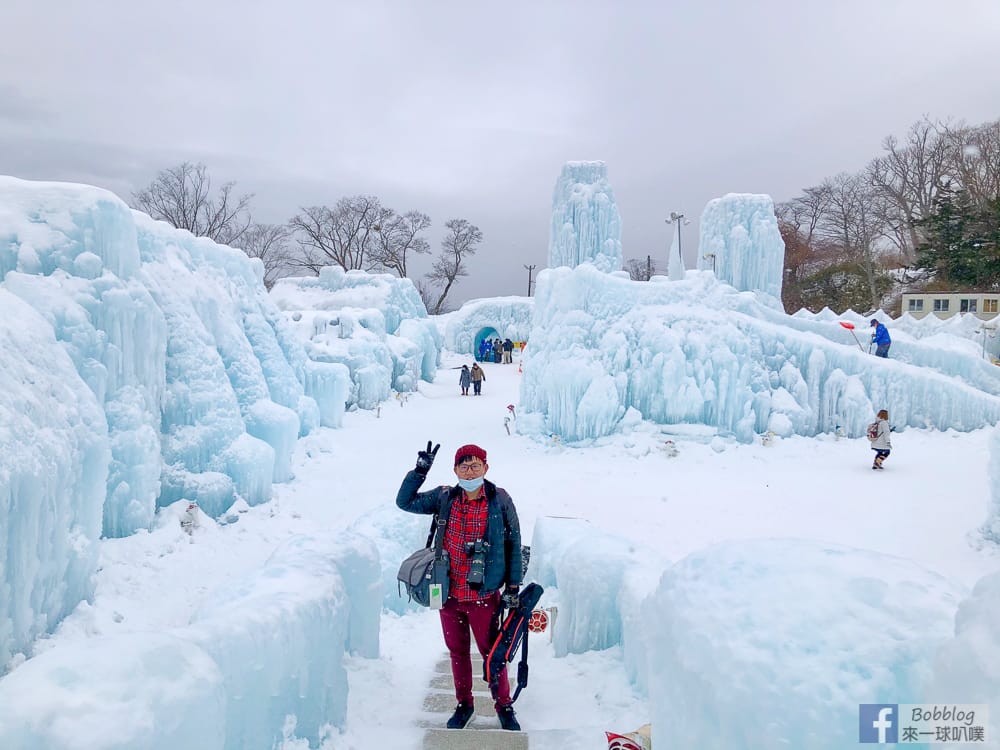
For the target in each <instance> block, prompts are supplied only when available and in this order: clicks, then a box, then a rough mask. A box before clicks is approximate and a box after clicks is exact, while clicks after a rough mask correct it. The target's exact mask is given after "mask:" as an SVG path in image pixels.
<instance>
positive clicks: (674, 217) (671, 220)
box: [666, 211, 691, 260]
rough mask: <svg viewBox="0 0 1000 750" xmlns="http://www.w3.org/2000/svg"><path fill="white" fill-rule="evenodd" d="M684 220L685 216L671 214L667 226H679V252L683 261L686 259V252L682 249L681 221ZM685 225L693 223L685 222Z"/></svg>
mask: <svg viewBox="0 0 1000 750" xmlns="http://www.w3.org/2000/svg"><path fill="white" fill-rule="evenodd" d="M683 218H684V214H679V213H677V212H676V211H671V212H670V218H669V219H667V220H666V222H667V224H674V223H676V224H677V252H678V254H679V255H680V256H681V260H683V259H684V251H683V250H682V249H681V219H683ZM684 223H685V224H690V223H691V222H689V221H685V222H684Z"/></svg>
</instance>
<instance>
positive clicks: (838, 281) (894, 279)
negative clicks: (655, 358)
mask: <svg viewBox="0 0 1000 750" xmlns="http://www.w3.org/2000/svg"><path fill="white" fill-rule="evenodd" d="M882 146H883V153H882V154H881V155H880V156H877V157H875V158H874V159H872V161H871V162H869V164H868V165H867V166H866V167H865V168H864V169H863V170H861V171H860V172H857V173H855V174H847V173H843V174H839V175H837V176H836V177H831V178H828V179H826V180H824V181H823V182H822V183H821V184H820V185H817V186H815V187H810V188H807V189H806V190H804V191H803V193H802V195H800V196H799V197H797V198H794V199H792V200H790V201H787V202H785V203H781V204H779V205H778V206H776V212H777V215H778V225H779V227H780V229H781V235H782V238H783V239H784V241H785V278H784V286H783V293H782V302H783V303H784V306H785V310H786V311H788V312H795V311H796V310H799V309H801V308H806V309H808V310H812V311H814V312H815V311H818V310H821V309H822V308H823V307H829V308H831V309H833V310H835V311H837V312H841V311H843V310H845V309H848V308H851V309H853V310H857V311H870V310H874V309H877V308H884V309H886V310H889V311H890V312H898V310H899V297H900V294H901V293H902V292H903V291H918V290H924V289H926V290H946V289H947V290H954V291H992V290H996V289H998V288H1000V120H997V121H995V122H989V123H986V124H983V125H976V126H968V125H965V124H961V123H959V124H952V123H947V122H939V121H931V120H930V119H927V118H924V119H923V120H920V121H919V122H917V123H915V124H914V125H913V126H912V127H910V129H909V131H908V133H907V135H906V138H905V140H903V141H899V140H897V139H896V138H894V137H891V136H890V137H888V138H886V139H885V140H884V141H883V144H882Z"/></svg>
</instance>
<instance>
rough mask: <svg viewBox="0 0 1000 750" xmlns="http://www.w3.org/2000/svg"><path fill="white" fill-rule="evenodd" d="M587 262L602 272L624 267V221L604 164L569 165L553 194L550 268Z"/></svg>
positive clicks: (568, 163) (566, 165) (576, 163)
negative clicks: (619, 212)
mask: <svg viewBox="0 0 1000 750" xmlns="http://www.w3.org/2000/svg"><path fill="white" fill-rule="evenodd" d="M586 261H589V262H590V263H592V264H593V265H594V266H595V267H596V268H598V269H600V270H602V271H608V272H610V271H618V270H620V269H621V267H622V221H621V216H620V215H619V214H618V205H617V203H615V194H614V191H612V189H611V185H610V184H609V183H608V167H607V165H606V164H605V163H604V162H603V161H570V162H566V164H564V165H563V168H562V172H560V174H559V179H558V180H556V186H555V189H554V190H553V191H552V224H551V228H550V231H549V267H550V268H557V267H559V266H569V267H570V268H573V267H575V266H578V265H580V264H581V263H583V262H586Z"/></svg>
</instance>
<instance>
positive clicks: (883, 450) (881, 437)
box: [868, 409, 892, 469]
mask: <svg viewBox="0 0 1000 750" xmlns="http://www.w3.org/2000/svg"><path fill="white" fill-rule="evenodd" d="M891 432H892V428H891V427H890V426H889V412H888V411H886V410H885V409H882V410H880V411H879V413H878V414H877V415H876V418H875V421H874V422H873V423H872V424H871V426H870V427H869V431H868V440H869V441H871V444H872V450H873V451H875V462H874V463H873V464H872V468H873V469H881V468H882V463H883V462H884V461H885V460H886V459H887V458H888V457H889V453H890V452H891V451H892V441H891V440H890V439H889V433H891Z"/></svg>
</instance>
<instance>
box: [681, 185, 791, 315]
mask: <svg viewBox="0 0 1000 750" xmlns="http://www.w3.org/2000/svg"><path fill="white" fill-rule="evenodd" d="M699 235H700V238H701V245H700V247H699V248H698V257H699V267H700V268H702V269H705V270H713V269H714V273H715V275H716V276H717V277H718V278H719V279H720V280H721V281H724V282H725V283H727V284H729V285H730V286H733V287H735V288H736V289H738V290H739V291H741V292H755V293H758V294H761V293H762V294H765V295H768V296H769V297H770V299H769V300H768V299H764V300H762V301H764V302H765V303H768V304H772V305H776V306H777V307H778V309H781V281H782V274H783V273H784V268H785V242H784V240H782V239H781V232H780V231H779V230H778V219H777V217H776V216H775V214H774V203H773V202H772V201H771V196H769V195H749V194H742V193H729V194H728V195H726V196H723V197H722V198H716V199H714V200H711V201H709V202H708V205H706V206H705V210H704V211H702V214H701V227H700V229H699Z"/></svg>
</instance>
